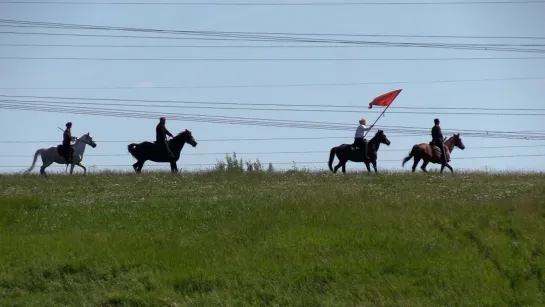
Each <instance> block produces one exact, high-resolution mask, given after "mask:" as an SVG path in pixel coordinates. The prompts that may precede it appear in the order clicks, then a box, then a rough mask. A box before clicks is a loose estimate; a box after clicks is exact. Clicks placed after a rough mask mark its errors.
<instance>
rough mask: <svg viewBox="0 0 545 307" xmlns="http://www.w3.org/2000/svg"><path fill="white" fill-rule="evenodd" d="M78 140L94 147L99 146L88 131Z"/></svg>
mask: <svg viewBox="0 0 545 307" xmlns="http://www.w3.org/2000/svg"><path fill="white" fill-rule="evenodd" d="M78 140H79V141H81V142H83V143H85V144H87V145H90V146H91V147H93V148H95V147H97V143H95V141H93V138H92V137H91V135H90V134H89V132H87V134H84V135H82V136H81V137H80V138H79V139H78Z"/></svg>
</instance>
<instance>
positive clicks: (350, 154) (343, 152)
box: [328, 130, 390, 174]
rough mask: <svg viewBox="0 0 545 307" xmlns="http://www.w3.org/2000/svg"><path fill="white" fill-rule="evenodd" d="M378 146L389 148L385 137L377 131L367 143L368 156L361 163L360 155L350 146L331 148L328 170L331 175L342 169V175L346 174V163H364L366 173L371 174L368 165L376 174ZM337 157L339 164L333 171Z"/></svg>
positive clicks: (382, 132) (388, 142) (388, 141)
mask: <svg viewBox="0 0 545 307" xmlns="http://www.w3.org/2000/svg"><path fill="white" fill-rule="evenodd" d="M380 144H386V145H387V146H390V140H388V138H387V137H386V134H384V131H382V130H379V131H377V133H376V134H375V136H374V137H373V138H372V139H371V140H370V141H369V143H368V144H367V145H368V147H367V148H368V152H367V156H369V159H366V160H365V161H363V159H362V157H361V154H360V152H359V150H355V149H353V148H352V144H342V145H339V146H337V147H333V148H331V151H330V152H329V163H328V165H329V169H330V170H331V171H332V172H333V173H337V171H338V170H339V168H340V167H342V172H343V174H346V162H347V161H352V162H363V163H365V166H366V167H367V172H368V173H370V172H371V168H370V167H369V163H372V164H373V168H374V169H375V174H376V173H377V152H378V149H379V147H380ZM335 156H337V159H339V164H337V165H336V166H335V169H333V159H334V158H335Z"/></svg>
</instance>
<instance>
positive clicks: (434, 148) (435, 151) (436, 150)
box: [429, 141, 450, 162]
mask: <svg viewBox="0 0 545 307" xmlns="http://www.w3.org/2000/svg"><path fill="white" fill-rule="evenodd" d="M429 145H430V146H431V149H432V151H433V156H434V157H435V158H437V160H441V149H440V148H439V146H437V145H435V143H434V142H433V141H432V142H430V143H429ZM445 156H446V158H447V162H450V152H449V151H448V148H446V147H445Z"/></svg>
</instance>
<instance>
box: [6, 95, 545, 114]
mask: <svg viewBox="0 0 545 307" xmlns="http://www.w3.org/2000/svg"><path fill="white" fill-rule="evenodd" d="M3 96H4V95H0V97H3ZM53 99H55V98H53ZM56 99H72V100H89V101H97V100H107V101H121V102H124V103H97V102H79V101H44V100H0V103H4V104H14V105H33V106H53V107H55V106H58V105H63V106H65V105H69V106H73V105H91V106H121V107H151V108H184V109H208V110H246V111H278V112H282V111H283V112H314V113H324V112H327V113H354V112H360V111H361V107H360V108H357V107H356V106H352V107H351V108H352V109H351V110H339V109H333V110H328V109H294V108H293V107H294V105H286V104H280V105H281V106H283V108H254V107H248V106H246V107H236V106H231V107H218V106H203V105H210V104H212V105H218V104H221V105H225V104H227V105H233V104H235V105H244V104H236V103H231V104H229V103H214V102H210V103H207V102H194V101H187V102H183V101H169V102H167V103H171V105H160V104H153V105H149V104H147V105H145V104H130V103H126V102H128V101H132V99H119V98H118V99H115V98H114V99H98V98H95V99H93V98H90V99H85V98H56ZM138 101H140V102H148V103H152V102H154V101H152V100H138ZM28 103H30V104H28ZM183 104H189V106H188V105H183ZM180 105H182V106H180ZM247 105H251V104H247ZM276 105H277V106H278V105H279V104H276ZM298 106H300V107H301V106H304V107H308V106H305V105H298ZM286 107H288V108H286ZM290 107H291V108H290ZM310 107H312V106H310ZM329 107H332V108H337V107H336V106H329ZM346 108H349V107H346ZM402 108H404V109H412V108H410V107H402ZM430 108H431V107H429V108H423V107H422V108H415V109H420V110H429V109H430ZM434 109H435V108H434ZM444 109H446V110H449V109H450V108H444ZM454 109H455V110H456V108H454ZM467 109H469V110H471V108H466V110H467ZM481 109H483V108H481ZM485 110H493V109H485ZM503 110H505V109H503ZM507 110H509V111H524V110H526V111H532V112H531V113H500V112H486V113H485V112H478V113H477V112H437V111H390V112H389V113H390V114H433V115H493V116H498V115H501V116H545V113H536V112H538V111H542V112H545V109H524V110H520V109H519V110H517V109H507ZM139 111H142V110H139ZM493 111H496V110H493ZM368 113H371V114H374V113H380V112H368Z"/></svg>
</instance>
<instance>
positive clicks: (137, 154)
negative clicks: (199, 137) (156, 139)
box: [128, 129, 197, 173]
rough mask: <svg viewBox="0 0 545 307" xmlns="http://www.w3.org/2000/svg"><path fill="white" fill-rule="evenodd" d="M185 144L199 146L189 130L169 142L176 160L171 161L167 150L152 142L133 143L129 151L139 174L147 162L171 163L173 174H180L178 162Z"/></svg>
mask: <svg viewBox="0 0 545 307" xmlns="http://www.w3.org/2000/svg"><path fill="white" fill-rule="evenodd" d="M185 143H188V144H190V145H191V146H193V147H196V146H197V141H195V138H194V137H193V134H192V133H191V131H189V130H187V129H186V130H185V131H183V132H181V133H178V135H176V136H175V137H173V138H172V139H170V140H169V141H168V146H169V148H170V151H171V152H172V154H173V155H174V160H172V159H170V158H169V156H168V153H167V151H166V149H165V148H164V147H163V146H161V145H159V144H155V143H152V142H142V143H138V144H137V143H132V144H129V146H128V150H129V152H130V153H131V155H132V156H133V157H134V158H135V159H136V160H137V161H136V163H134V164H133V165H132V167H133V168H134V170H135V171H136V172H137V173H140V172H141V171H142V167H143V166H144V163H145V162H146V161H147V160H150V161H153V162H170V170H171V171H172V172H173V173H176V172H178V166H177V165H176V162H177V161H178V160H179V159H180V153H181V151H182V148H184V145H185Z"/></svg>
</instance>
